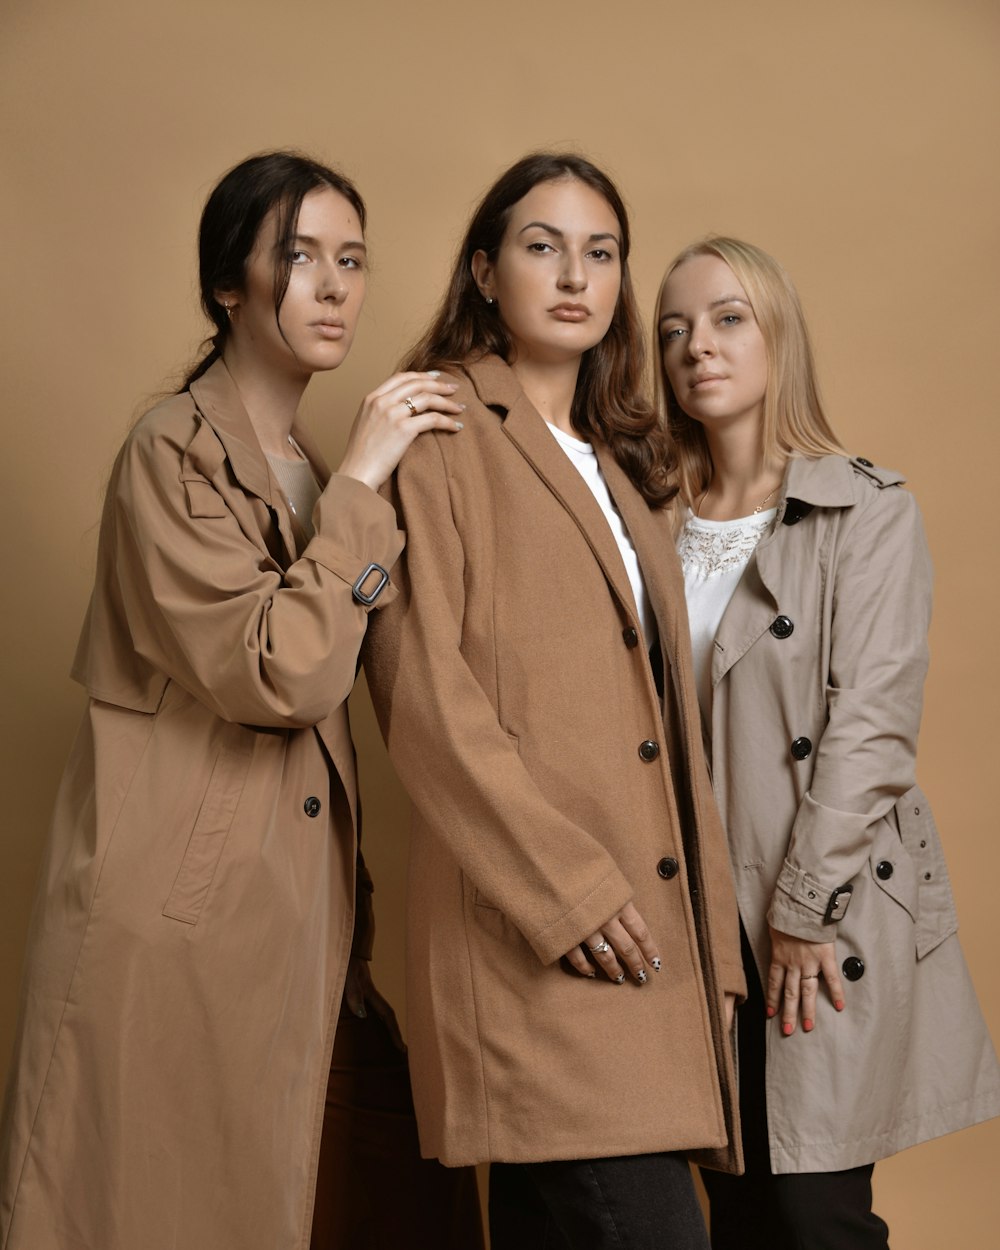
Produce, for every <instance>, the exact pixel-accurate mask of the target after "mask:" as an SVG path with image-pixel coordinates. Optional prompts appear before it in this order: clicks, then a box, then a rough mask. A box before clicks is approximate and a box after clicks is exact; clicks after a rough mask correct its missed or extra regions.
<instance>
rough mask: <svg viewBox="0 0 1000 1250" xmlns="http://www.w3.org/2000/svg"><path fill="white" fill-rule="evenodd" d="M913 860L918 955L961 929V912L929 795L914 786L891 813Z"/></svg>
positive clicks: (921, 954)
mask: <svg viewBox="0 0 1000 1250" xmlns="http://www.w3.org/2000/svg"><path fill="white" fill-rule="evenodd" d="M890 819H892V820H894V821H895V823H896V826H897V828H898V830H899V837H900V840H901V842H902V844H903V849H904V850H905V851H906V853H907V855H908V856H909V858H910V860H911V861H912V864H913V867H914V870H915V875H916V884H917V891H918V894H917V914H916V917H915V918H916V922H917V934H916V939H917V958H918V959H922V958H923V957H924V955H926V954H928V953H929V952H930V951H932V950H934V948H935V947H936V946H940V944H941V943H942V942H943V941H944V940H945V938H947V937H951V935H952V934H953V933H955V932H956V931H957V929H958V914H957V913H956V911H955V900H954V898H953V896H952V892H951V882H950V881H949V879H948V869H947V868H946V867H945V862H944V852H943V851H942V850H941V839H940V838H939V837H938V831H937V825H936V824H935V823H934V815H933V813H932V812H931V805H930V803H928V802H927V796H926V795H925V794H924V792H923V791H922V790H921V789H920V787H919V786H914V787H913V789H912V790H907V792H906V793H905V794H904V795H903V796H902V797H901V798H900V799H899V800H898V802H897V803H896V806H895V808H894V809H893V811H892V812H891V813H890Z"/></svg>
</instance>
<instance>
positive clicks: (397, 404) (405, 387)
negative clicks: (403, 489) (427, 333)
mask: <svg viewBox="0 0 1000 1250" xmlns="http://www.w3.org/2000/svg"><path fill="white" fill-rule="evenodd" d="M457 389H458V383H457V382H454V381H452V379H451V378H449V377H447V375H445V374H442V373H439V372H438V371H437V370H432V371H431V372H429V373H396V374H393V376H392V377H391V378H389V379H388V380H387V381H385V382H383V383H382V385H381V386H379V387H376V389H375V390H374V391H372V392H371V394H370V395H366V396H365V398H364V400H363V401H362V403H361V407H360V408H359V409H358V415H357V417H355V419H354V425H353V427H352V429H351V434H350V437H349V438H348V440H347V450H346V451H345V452H344V459H343V461H342V462H341V465H340V468H339V470H338V472H339V473H342V474H343V475H344V476H346V477H353V478H357V479H358V481H360V482H364V483H365V484H366V485H368V486H370V487H371V488H372V490H378V488H379V487H380V486H381V485H382V483H383V482H385V481H387V480H388V478H389V477H390V476H391V475H392V473H393V471H394V469H395V468H396V466H397V465H398V464H399V462H400V460H402V458H403V454H404V453H405V452H406V450H407V448H408V447H409V446H410V444H411V443H412V442H413V440H414V439H415V438H416V437H417V435H418V434H422V433H424V431H426V430H447V431H449V432H450V433H455V432H457V431H458V430H460V429H461V428H462V423H461V421H459V420H457V419H456V418H457V417H459V416H461V414H462V412H463V410H464V408H465V405H464V404H458V403H456V402H455V400H454V399H453V398H452V396H453V395H454V394H455V391H456V390H457Z"/></svg>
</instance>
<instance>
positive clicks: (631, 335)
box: [402, 152, 676, 507]
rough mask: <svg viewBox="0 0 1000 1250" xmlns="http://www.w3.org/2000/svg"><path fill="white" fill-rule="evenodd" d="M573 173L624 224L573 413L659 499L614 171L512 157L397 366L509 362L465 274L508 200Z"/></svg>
mask: <svg viewBox="0 0 1000 1250" xmlns="http://www.w3.org/2000/svg"><path fill="white" fill-rule="evenodd" d="M565 179H571V180H572V179H575V180H577V181H578V182H582V183H585V184H586V185H587V186H588V187H591V188H592V189H593V190H595V191H596V192H597V193H598V194H599V195H600V196H602V198H603V199H604V200H606V201H607V203H608V205H609V207H610V208H611V210H612V212H613V213H614V214H615V216H616V218H617V219H618V225H619V227H620V229H621V269H622V281H621V290H620V292H619V295H618V303H617V306H616V308H615V313H614V317H613V318H612V320H611V326H610V328H609V329H608V332H607V334H606V335H605V336H604V338H603V339H602V340H601V342H600V343H598V344H596V346H594V347H592V348H590V349H589V351H587V352H585V353H584V356H583V360H582V362H581V365H580V373H579V377H578V378H577V384H576V394H575V396H574V399H573V407H572V410H571V414H570V415H571V419H572V422H573V427H574V429H576V430H577V431H578V432H579V433H580V434H582V435H583V436H584V437H586V438H593V437H596V438H598V439H600V440H602V441H603V442H605V443H607V445H608V447H609V448H610V450H611V452H612V454H613V455H614V457H615V459H616V460H617V461H618V463H619V464H620V465H621V467H622V469H623V470H624V471H625V472H626V473H627V474H628V476H629V478H630V479H631V480H632V482H633V483H634V485H635V487H636V489H637V490H639V491H640V493H641V494H642V495H643V497H644V498H645V499H646V501H647V503H649V504H651V505H653V506H656V507H658V506H661V505H662V504H664V503H666V502H667V501H668V500H669V499H671V498H672V497H673V495H674V494H675V493H676V488H675V487H672V486H671V485H670V484H669V482H668V480H667V472H666V447H665V442H664V438H663V431H662V429H661V426H660V423H659V419H658V417H657V415H656V412H655V410H654V409H653V408H652V406H651V405H650V403H649V401H648V398H647V393H646V378H645V365H646V352H645V345H644V338H643V329H642V321H641V318H640V316H639V309H638V306H637V304H636V298H635V291H634V289H633V286H632V278H631V275H630V273H629V268H628V254H629V249H630V246H631V236H630V233H629V222H628V212H627V210H626V208H625V204H624V202H623V200H622V197H621V195H620V193H619V191H618V189H617V187H616V186H615V184H614V183H613V182H612V181H611V179H610V178H609V177H608V176H607V174H605V173H604V172H603V171H602V170H600V169H598V168H597V166H596V165H594V164H593V163H592V162H591V161H589V160H587V159H586V158H585V157H583V156H579V155H576V154H574V153H564V152H534V153H531V154H530V155H528V156H525V157H522V159H521V160H519V161H517V162H516V164H514V165H512V166H511V167H510V169H508V170H507V171H506V172H505V173H504V174H502V175H501V176H500V177H499V178H498V179H497V181H496V182H495V183H494V184H493V185H492V186H491V187H490V189H489V190H488V191H487V192H486V194H485V195H484V196H483V198H482V200H481V201H480V204H479V206H478V208H477V209H476V211H475V212H474V213H473V215H472V220H471V222H470V223H469V228H468V230H467V231H466V234H465V238H464V239H463V240H462V243H461V246H460V247H459V249H458V254H457V256H456V258H455V265H454V268H453V270H452V274H451V280H450V281H449V283H448V289H447V291H446V293H445V296H444V299H443V300H442V302H441V305H440V308H439V309H438V312H437V314H436V316H435V317H434V320H433V321H432V323H431V325H430V327H429V328H428V329H427V331H426V333H425V334H424V335H423V337H422V338H421V339H420V341H419V342H418V343H417V344H416V346H415V347H414V348H413V349H412V351H411V352H410V353H409V354H408V356H407V357H406V359H405V360H404V362H403V365H402V368H404V369H417V370H426V369H461V368H462V366H463V365H466V364H469V363H472V362H473V361H476V360H480V359H482V358H483V357H484V356H488V355H491V354H495V355H497V356H500V357H501V358H502V359H503V360H505V361H507V362H508V363H512V362H513V359H514V346H513V343H512V342H511V339H510V336H509V335H508V333H507V330H506V327H505V326H504V324H503V315H502V310H499V309H498V307H497V305H495V304H493V305H489V304H487V303H486V301H485V300H484V299H483V296H482V294H481V292H480V290H479V288H478V286H477V285H476V282H475V279H474V277H473V275H472V258H473V256H474V255H475V254H476V252H479V251H482V252H485V253H486V256H487V258H488V259H489V260H491V261H493V260H495V259H496V256H497V253H498V252H499V250H500V245H501V243H502V242H503V238H504V234H505V232H506V229H507V224H508V222H509V220H510V215H511V210H512V209H513V207H514V205H515V204H517V203H518V201H519V200H522V199H523V198H524V197H525V196H526V195H527V194H528V192H529V191H531V189H532V188H533V187H536V186H538V185H539V184H540V183H544V182H557V181H562V180H565Z"/></svg>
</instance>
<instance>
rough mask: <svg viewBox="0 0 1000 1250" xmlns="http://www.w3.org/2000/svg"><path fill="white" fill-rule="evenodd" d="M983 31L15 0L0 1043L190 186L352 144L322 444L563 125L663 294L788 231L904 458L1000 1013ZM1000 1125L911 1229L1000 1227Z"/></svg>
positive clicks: (183, 260)
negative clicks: (334, 364)
mask: <svg viewBox="0 0 1000 1250" xmlns="http://www.w3.org/2000/svg"><path fill="white" fill-rule="evenodd" d="M998 32H1000V8H998V6H997V5H996V3H995V0H841V2H840V3H839V4H837V5H836V6H830V5H829V4H825V3H824V4H817V3H813V2H812V0H757V2H756V3H753V4H748V3H746V0H712V2H711V3H707V2H702V3H684V4H681V3H679V2H678V0H645V2H644V3H637V2H635V0H618V2H617V3H616V4H608V3H596V2H595V0H573V2H572V3H552V2H550V0H498V2H497V3H494V4H491V5H479V4H476V3H475V2H474V0H464V2H462V3H460V2H458V0H427V2H426V3H423V4H412V3H407V2H405V0H398V2H397V3H387V2H385V0H364V2H362V0H354V3H352V4H347V3H337V2H336V0H314V2H309V0H286V3H284V4H281V5H278V4H275V3H273V0H233V2H231V3H230V2H224V0H216V2H214V3H213V2H212V0H170V3H169V4H163V5H161V6H159V7H154V6H147V5H139V4H134V3H130V2H125V0H121V2H120V3H111V2H110V0H62V2H61V3H60V2H58V0H6V3H5V4H4V6H3V9H2V11H0V38H2V51H0V98H2V102H3V116H4V124H3V142H4V177H3V186H2V190H0V231H2V236H3V239H4V243H5V252H6V257H5V261H4V276H5V278H6V281H5V283H4V287H5V290H6V298H5V299H4V301H3V305H2V309H0V318H2V337H0V342H2V344H3V349H4V357H5V363H4V368H3V398H4V407H5V415H4V422H5V424H4V449H5V454H4V456H3V482H4V489H3V492H2V507H3V517H2V530H0V532H2V533H4V534H5V535H6V539H5V543H4V548H5V558H6V559H7V560H8V561H9V563H8V566H7V575H6V578H5V581H6V587H7V589H6V596H5V601H6V607H5V610H4V613H3V618H2V620H3V630H4V642H3V687H2V698H3V707H4V711H5V715H4V717H3V725H2V732H3V735H4V743H3V751H2V754H0V760H2V767H3V784H2V794H3V796H4V799H5V801H6V805H7V809H8V810H7V816H6V819H5V821H4V824H3V835H2V836H3V845H2V856H0V865H2V866H0V1071H2V1070H3V1068H4V1067H5V1065H6V1063H7V1060H8V1057H9V1053H10V1043H11V1037H12V1031H13V1027H14V1014H15V1002H16V985H17V979H18V972H19V967H20V962H21V958H22V953H23V941H24V934H25V930H26V926H27V922H28V913H29V906H30V900H31V896H32V890H33V885H34V878H35V873H36V870H37V865H38V861H39V856H40V853H41V846H42V840H43V838H44V836H45V829H46V824H47V820H48V816H49V812H50V808H51V804H52V799H53V794H54V789H55V786H56V784H57V781H58V778H59V774H60V771H61V768H62V763H63V760H64V758H65V755H66V753H67V750H68V747H69V742H70V738H71V736H72V734H73V732H74V729H75V726H76V723H77V720H78V717H79V714H80V710H81V706H82V699H81V694H80V692H79V691H78V690H77V689H75V688H74V687H73V686H72V684H71V683H70V682H69V680H68V679H67V676H66V671H67V667H68V665H69V662H70V658H71V653H72V648H73V645H74V642H75V637H76V633H77V629H78V627H79V622H80V619H81V616H82V613H83V610H84V605H85V601H86V596H87V593H88V588H89V583H90V580H91V576H92V569H93V558H94V545H95V538H96V530H95V522H96V519H97V516H98V512H99V506H100V498H101V491H102V487H103V483H104V480H105V477H106V474H107V472H108V469H109V467H110V463H111V460H112V458H113V455H114V452H115V450H116V447H117V445H118V443H119V441H120V440H121V437H122V435H123V433H124V431H125V428H126V426H127V424H128V422H129V420H130V419H131V417H132V416H133V414H134V413H135V412H136V411H137V409H138V408H139V407H140V406H141V405H142V403H143V402H144V400H145V399H146V398H148V397H149V396H150V395H152V394H154V393H156V392H157V391H159V390H161V389H164V388H166V387H167V386H168V385H169V383H170V380H171V379H173V378H174V377H176V374H177V372H178V371H179V370H180V369H181V368H182V366H183V365H184V364H185V363H186V362H187V360H188V359H189V358H190V357H191V356H192V355H193V354H194V352H195V348H196V345H197V343H198V340H199V338H200V337H201V333H202V326H201V322H200V320H199V317H198V314H197V311H196V295H195V292H196V286H195V276H194V273H195V271H194V238H195V228H196V222H197V216H198V212H199V209H200V206H201V203H202V201H203V199H204V197H205V195H206V193H207V191H208V190H209V188H210V187H211V185H212V183H213V181H214V180H215V178H216V177H217V176H218V175H219V174H220V173H221V172H222V171H223V170H224V169H225V168H227V167H228V166H229V165H231V164H233V163H234V162H235V161H237V160H239V159H240V158H242V157H243V156H245V155H247V154H249V153H250V152H253V151H257V150H261V149H264V148H268V147H274V146H282V145H295V146H299V147H302V148H305V149H307V150H309V151H311V152H315V153H316V154H317V155H319V156H321V157H324V158H327V159H329V160H331V161H333V162H335V163H338V164H340V165H341V166H342V167H343V168H344V169H345V170H346V171H347V172H348V173H349V174H351V175H352V176H354V177H355V178H356V179H357V181H358V182H359V184H360V186H361V188H362V190H363V192H364V194H365V195H366V197H367V199H368V202H369V205H370V208H371V230H370V241H371V243H372V245H373V249H374V262H375V268H374V274H373V280H372V283H371V288H370V296H369V302H368V307H367V310H366V312H365V315H364V319H363V323H362V328H361V331H360V335H359V342H358V344H357V346H356V347H355V349H354V352H353V355H352V357H351V359H350V360H349V362H348V363H347V364H346V365H345V366H344V368H343V369H342V370H340V372H339V374H338V375H335V376H331V377H325V378H321V379H318V380H317V382H316V383H315V384H314V386H313V387H312V389H311V391H310V394H309V396H308V400H307V403H308V409H309V412H310V413H311V415H312V420H313V423H314V426H315V428H316V429H317V430H318V432H319V435H320V439H321V441H322V442H323V443H324V444H325V447H326V450H327V452H328V454H329V456H330V458H331V459H332V460H334V461H336V459H337V456H338V453H339V451H340V449H341V448H342V445H343V440H344V436H345V431H346V428H347V426H348V424H349V422H350V419H351V417H352V415H353V413H354V411H355V409H356V407H357V404H358V401H359V399H360V397H361V396H362V395H363V394H364V393H365V391H367V390H368V389H370V388H371V387H372V386H373V385H375V384H376V383H377V382H378V381H380V380H381V379H382V378H383V377H384V376H385V375H386V374H387V373H388V372H389V371H391V368H392V366H393V364H394V361H395V360H396V359H397V357H398V356H399V354H400V352H401V350H402V349H403V347H404V346H405V345H406V344H407V343H408V341H410V340H411V339H413V338H414V337H415V335H416V334H417V332H418V330H419V329H420V328H421V327H422V325H423V323H424V321H425V319H426V318H427V316H428V314H429V312H430V310H431V308H432V306H433V305H434V303H435V301H436V299H437V297H438V295H439V293H440V291H441V289H442V285H443V281H444V277H445V273H446V269H447V266H448V264H449V259H450V256H451V251H452V247H453V244H454V242H455V240H456V238H457V236H458V235H459V233H460V231H461V229H462V226H463V223H464V221H465V220H466V217H467V215H468V212H469V209H470V206H471V205H472V204H473V202H474V201H475V199H476V198H477V196H478V194H479V193H480V192H481V190H482V189H483V188H484V187H485V186H486V185H487V184H488V182H489V181H490V180H491V179H492V178H493V177H494V175H495V174H496V173H498V172H499V171H500V170H501V169H502V168H503V167H505V166H506V165H507V164H508V163H509V162H511V161H512V160H513V159H515V158H516V157H518V156H520V155H521V154H522V153H523V152H525V151H526V150H528V149H530V148H534V147H539V146H544V145H559V146H573V147H578V148H580V149H582V150H584V151H585V152H587V153H588V154H590V155H591V156H592V157H594V158H595V159H596V160H598V161H599V162H601V163H602V164H604V165H605V166H606V167H607V168H608V169H609V170H611V171H612V172H613V174H614V175H615V176H617V178H618V179H619V180H620V182H621V184H622V186H623V188H624V190H625V193H626V197H627V199H628V200H629V202H630V204H631V207H632V209H633V213H634V225H635V234H636V248H635V255H634V266H635V272H636V277H637V280H638V287H639V292H640V296H641V299H642V304H643V307H644V308H645V309H646V310H647V312H648V311H649V306H650V303H651V301H652V300H653V298H654V297H655V293H656V288H657V282H658V278H659V275H660V271H661V268H662V267H663V265H664V263H665V261H666V260H667V258H668V257H669V256H670V255H672V254H673V253H674V252H675V251H676V250H677V249H678V248H679V247H680V246H681V245H682V244H684V243H686V242H688V241H689V240H690V239H691V238H692V237H694V236H697V235H699V234H701V233H703V232H705V231H707V230H710V229H711V230H722V231H728V232H732V233H736V234H739V235H743V236H745V237H747V238H749V239H751V240H753V241H755V242H757V243H759V244H761V245H763V246H764V247H766V248H768V249H770V250H771V251H773V252H774V253H776V254H777V256H778V257H779V258H781V259H782V260H783V261H784V262H785V264H786V265H787V266H788V268H789V269H790V270H791V272H792V274H793V275H794V276H795V278H796V279H797V282H798V285H799V287H800V290H801V292H802V295H803V298H804V301H805V304H806V308H807V311H808V314H809V316H810V319H811V323H812V327H813V330H814V334H815V338H816V342H817V347H818V355H819V361H820V368H821V375H822V379H823V382H824V387H825V394H826V398H827V400H828V403H829V407H830V410H831V412H832V415H833V417H834V420H835V423H836V425H837V427H838V429H839V431H840V433H841V435H842V437H843V438H844V440H845V442H846V444H847V446H848V447H849V448H850V449H851V450H853V451H855V452H857V453H860V454H862V455H866V456H868V457H869V458H870V459H871V460H873V461H875V462H876V463H879V464H887V465H891V466H894V467H898V468H900V469H902V470H904V471H905V472H906V473H907V475H908V477H909V479H910V484H911V486H912V488H913V489H914V490H915V491H916V493H917V495H918V496H919V499H920V502H921V505H922V507H923V509H924V514H925V517H926V521H927V527H928V530H929V534H930V540H931V546H932V548H933V551H934V555H935V558H936V565H937V577H938V583H937V600H936V614H935V621H934V629H933V638H932V643H933V665H932V671H931V677H930V683H929V687H928V698H927V710H926V717H925V730H924V734H923V738H922V742H921V757H920V778H921V781H922V784H923V785H924V787H925V788H926V789H927V790H928V791H929V792H930V794H931V796H932V798H933V801H934V803H935V806H936V810H937V813H938V817H939V823H940V825H941V827H942V829H943V831H944V836H945V840H946V847H947V850H948V855H949V860H950V865H951V871H952V876H953V880H954V885H955V892H956V894H957V896H958V904H959V913H960V916H961V919H962V933H963V937H964V942H965V947H966V950H967V953H968V956H969V960H970V963H971V965H972V970H973V975H974V976H975V978H976V981H977V984H978V987H979V990H980V994H981V996H982V999H983V1002H984V1007H985V1009H986V1012H987V1015H988V1017H989V1019H990V1021H991V1025H992V1028H993V1032H994V1034H995V1035H997V1036H1000V985H998V978H997V973H996V940H995V939H996V935H995V921H994V922H993V923H992V924H991V917H992V916H993V915H995V912H996V901H995V900H996V883H997V881H998V879H1000V841H998V839H997V838H996V819H995V816H994V814H993V808H992V802H991V801H990V795H991V794H992V793H993V783H994V781H995V774H996V760H997V758H998V754H1000V740H998V730H997V716H996V700H995V691H996V678H997V647H996V645H995V643H993V640H992V633H993V629H991V627H990V624H989V622H990V621H991V619H992V620H993V621H994V625H995V619H996V614H997V612H998V610H1000V604H998V601H997V587H996V568H995V564H994V563H993V561H992V560H991V557H992V554H993V552H994V550H995V547H996V521H995V511H996V498H997V491H996V489H995V488H994V487H993V485H992V483H993V481H994V477H995V470H996V465H997V459H996V451H997V434H996V426H997V420H998V412H1000V402H998V401H1000V387H998V380H997V372H998V356H997V348H996V326H997V310H996V308H995V306H994V305H995V298H994V287H993V285H992V284H993V283H995V282H996V281H997V277H998V265H997V260H998V239H997V228H996V211H997V208H998V204H1000V196H998V181H1000V179H998V172H997V165H996V150H997V149H996V142H997V127H996V120H997V106H998V103H1000V88H998V74H997V51H998ZM991 574H992V576H990V575H991ZM355 704H356V727H357V729H356V736H357V739H358V746H359V752H360V755H361V760H362V768H363V772H364V778H365V782H366V785H365V794H366V797H365V802H366V805H367V806H366V833H367V853H368V857H369V860H370V862H371V864H372V867H373V870H374V872H375V876H376V880H377V884H378V893H377V896H376V897H377V903H378V910H379V918H380V937H379V944H378V951H377V973H378V977H379V979H380V981H381V983H382V984H383V986H384V987H385V988H386V989H387V991H388V992H389V993H390V994H391V996H392V997H393V998H394V1000H395V1001H396V1002H397V1004H398V1005H399V1006H400V1009H401V1010H402V1008H403V1006H404V1003H403V987H402V938H401V921H402V910H403V881H404V875H405V860H406V834H405V829H406V814H405V802H404V800H403V798H402V796H401V794H400V792H399V789H398V786H397V784H396V783H395V781H394V780H393V779H392V777H391V774H390V772H389V769H388V766H387V764H386V761H385V758H384V755H383V753H382V749H381V743H380V742H379V740H378V737H377V733H376V731H375V730H374V729H373V724H372V719H371V716H370V713H369V710H368V707H367V704H366V703H365V701H364V697H363V694H360V693H359V694H358V695H356V696H355ZM431 749H432V747H431ZM954 1024H955V1022H952V1021H949V1020H945V1019H943V1020H942V1021H941V1027H942V1028H943V1029H947V1028H951V1027H953V1026H954ZM614 1058H615V1059H616V1061H619V1062H621V1063H625V1064H627V1063H628V1055H627V1054H623V1055H620V1056H615V1057H614ZM647 1075H648V1076H649V1079H655V1074H647ZM998 1157H1000V1123H995V1124H993V1125H988V1126H981V1127H979V1128H976V1129H973V1130H970V1131H968V1132H966V1133H963V1134H960V1135H958V1136H954V1137H951V1138H947V1139H944V1140H942V1141H938V1142H935V1143H931V1144H929V1145H926V1146H922V1147H920V1148H919V1149H916V1150H913V1151H910V1152H909V1153H907V1154H906V1155H904V1156H902V1157H899V1158H896V1159H893V1160H891V1161H888V1162H887V1163H885V1164H884V1165H883V1166H881V1167H880V1168H879V1170H878V1174H877V1202H878V1206H879V1208H880V1209H881V1211H882V1213H883V1214H884V1215H885V1216H886V1218H887V1219H888V1220H889V1223H890V1225H891V1226H892V1227H893V1230H894V1239H893V1245H894V1247H896V1248H902V1250H942V1247H953V1246H954V1247H963V1250H964V1248H966V1247H968V1248H974V1247H975V1248H979V1247H983V1248H985V1247H987V1246H991V1245H995V1244H996V1240H995V1238H996V1227H997V1224H998V1223H1000V1186H998V1185H997V1183H996V1160H997V1159H998Z"/></svg>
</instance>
